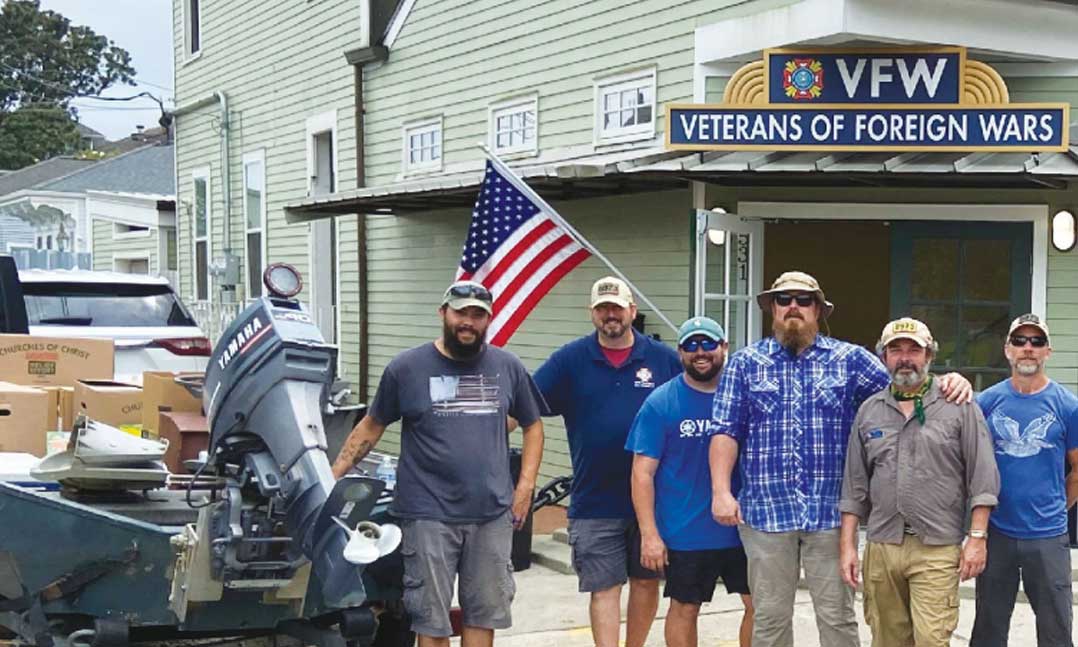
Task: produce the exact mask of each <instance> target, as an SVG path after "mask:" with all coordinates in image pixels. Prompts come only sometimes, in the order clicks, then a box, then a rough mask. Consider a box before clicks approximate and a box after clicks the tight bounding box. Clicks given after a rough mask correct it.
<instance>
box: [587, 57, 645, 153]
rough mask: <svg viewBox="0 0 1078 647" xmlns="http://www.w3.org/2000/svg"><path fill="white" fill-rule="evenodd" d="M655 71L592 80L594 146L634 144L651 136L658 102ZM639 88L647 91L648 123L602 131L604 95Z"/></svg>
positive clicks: (633, 71) (621, 74) (643, 70)
mask: <svg viewBox="0 0 1078 647" xmlns="http://www.w3.org/2000/svg"><path fill="white" fill-rule="evenodd" d="M657 77H658V68H656V67H655V66H650V67H646V68H642V69H636V70H632V71H629V72H622V73H619V74H615V75H611V76H605V77H602V78H599V79H596V80H595V85H594V101H593V109H594V115H595V130H594V134H595V145H597V146H599V145H603V144H618V143H622V142H634V141H642V140H647V139H653V138H654V137H655V124H656V121H657V119H658V115H657V108H658V99H657V97H656V96H655V95H656V89H657ZM642 85H648V86H650V89H651V121H650V122H648V123H644V124H634V125H632V126H624V127H622V126H617V127H614V128H607V129H605V130H604V129H603V105H604V97H605V96H606V95H607V94H611V93H615V92H622V91H624V90H629V89H632V88H637V87H640V86H642Z"/></svg>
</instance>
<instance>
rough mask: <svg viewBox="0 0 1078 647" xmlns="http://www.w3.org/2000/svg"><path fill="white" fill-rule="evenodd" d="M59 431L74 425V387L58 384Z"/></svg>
mask: <svg viewBox="0 0 1078 647" xmlns="http://www.w3.org/2000/svg"><path fill="white" fill-rule="evenodd" d="M57 389H59V391H60V403H59V409H60V411H59V413H60V431H71V430H72V428H74V426H75V387H73V386H60V387H57Z"/></svg>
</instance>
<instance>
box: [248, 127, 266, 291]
mask: <svg viewBox="0 0 1078 647" xmlns="http://www.w3.org/2000/svg"><path fill="white" fill-rule="evenodd" d="M252 164H261V165H262V213H261V214H260V219H259V228H258V229H251V228H250V227H249V226H248V222H247V167H248V166H250V165H252ZM241 178H242V179H241V184H242V186H243V267H244V270H246V271H245V272H244V275H243V280H244V282H243V291H244V293H245V294H246V295H247V298H248V299H253V298H254V297H257V296H262V295H264V294H265V293H266V286H265V285H264V284H262V282H261V281H259V292H258V294H251V293H250V288H251V286H250V285H248V284H247V282H248V274H247V272H249V271H250V265H251V258H250V252H249V247H248V245H247V236H249V235H250V234H251V233H252V232H255V231H257V232H258V233H259V234H261V241H260V245H259V246H260V247H261V253H262V267H260V268H259V275H261V274H262V272H264V271H265V269H266V265H267V263H266V253H267V247H268V245H267V244H266V233H267V231H268V229H269V228H268V227H267V224H268V223H267V220H268V215H267V214H268V212H269V210H268V208H267V207H266V149H264V148H260V149H258V150H256V151H251V152H250V153H245V154H244V155H243V172H242V174H241Z"/></svg>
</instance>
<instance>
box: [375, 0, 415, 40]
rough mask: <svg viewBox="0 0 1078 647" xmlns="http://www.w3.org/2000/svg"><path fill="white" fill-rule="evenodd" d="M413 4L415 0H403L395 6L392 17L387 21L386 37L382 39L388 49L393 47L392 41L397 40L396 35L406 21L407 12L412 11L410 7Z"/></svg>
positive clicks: (398, 34)
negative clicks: (395, 9)
mask: <svg viewBox="0 0 1078 647" xmlns="http://www.w3.org/2000/svg"><path fill="white" fill-rule="evenodd" d="M414 6H415V0H404V2H403V3H402V4H401V5H400V6H399V7H397V11H396V12H394V14H393V19H392V20H390V21H389V27H388V28H387V29H386V37H385V40H384V41H383V43H382V44H383V45H385V46H386V47H387V48H388V49H393V43H395V42H397V37H398V36H400V34H401V30H402V29H404V23H406V22H407V21H408V14H410V13H412V7H414Z"/></svg>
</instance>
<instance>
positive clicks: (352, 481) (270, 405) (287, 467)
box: [202, 263, 384, 608]
mask: <svg viewBox="0 0 1078 647" xmlns="http://www.w3.org/2000/svg"><path fill="white" fill-rule="evenodd" d="M263 280H264V282H265V284H266V287H267V288H268V289H269V292H270V294H271V296H266V297H262V298H259V299H257V300H255V301H254V302H253V303H252V304H251V305H249V306H248V307H247V308H246V309H245V310H244V311H243V312H242V313H241V314H240V315H239V316H238V317H236V319H235V320H234V321H233V322H232V323H231V324H230V325H229V327H228V328H227V330H226V331H225V332H224V333H223V334H222V335H221V338H220V340H219V341H218V343H217V345H216V347H215V348H214V351H213V356H212V357H211V358H210V362H209V366H208V367H207V369H206V378H205V383H204V386H203V392H202V404H203V408H204V409H205V412H206V418H207V420H208V423H209V428H210V445H209V462H208V463H207V468H208V469H212V470H214V471H216V473H217V474H218V475H220V476H223V477H224V478H225V482H226V484H227V485H226V490H227V491H226V495H225V496H223V497H222V498H221V499H220V500H218V501H215V502H214V503H212V504H210V505H211V506H213V508H212V509H211V510H210V511H208V512H209V513H210V519H211V523H210V526H211V531H210V535H211V537H212V541H213V558H212V559H213V565H212V568H213V575H214V577H215V579H220V580H222V581H224V583H225V586H228V587H232V588H246V589H258V588H270V587H272V586H273V585H274V583H275V582H281V581H283V580H288V579H290V578H291V577H293V575H294V574H295V572H296V569H297V568H298V567H299V566H301V565H302V564H304V563H305V562H306V560H307V559H309V560H310V561H311V563H312V575H313V576H314V579H315V580H316V581H317V582H319V583H320V584H321V594H322V601H323V603H324V604H325V605H326V606H328V607H335V608H344V607H350V606H357V605H360V604H362V603H363V602H364V600H365V599H366V593H365V591H364V588H363V583H362V578H361V573H362V569H361V568H360V567H357V566H355V565H353V564H350V563H349V562H347V561H346V560H345V558H344V549H345V547H346V545H347V544H348V541H349V537H350V535H349V532H348V528H355V527H356V525H357V524H358V522H359V521H361V520H363V519H365V518H366V517H367V516H368V515H369V514H370V511H371V509H372V508H373V507H374V504H375V502H376V501H377V499H378V496H379V495H380V494H381V491H382V488H383V487H384V484H383V483H382V482H381V481H379V480H376V479H371V478H365V477H361V476H346V477H345V478H343V479H341V480H340V481H337V480H336V479H334V478H333V473H332V471H331V469H330V461H329V458H328V457H327V455H326V436H325V432H324V430H323V426H322V411H323V410H324V409H325V407H326V403H327V400H328V397H329V389H330V385H331V384H332V383H333V379H334V373H335V367H336V362H337V349H336V348H335V347H334V346H332V345H329V344H327V343H325V341H324V340H323V338H322V335H321V333H320V332H319V329H318V327H317V326H316V325H315V323H314V321H313V320H312V318H311V316H310V314H309V313H308V312H307V310H306V309H305V308H304V307H303V306H302V305H301V304H300V303H299V301H297V300H295V299H294V297H295V296H296V294H298V293H299V291H300V289H301V288H302V282H301V281H300V278H299V275H298V273H296V271H295V269H293V268H292V267H291V266H288V265H285V264H281V263H277V264H274V265H271V266H270V267H268V268H267V269H266V271H265V273H264V274H263ZM335 519H336V521H335ZM305 558H306V559H305ZM278 586H279V584H278Z"/></svg>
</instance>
